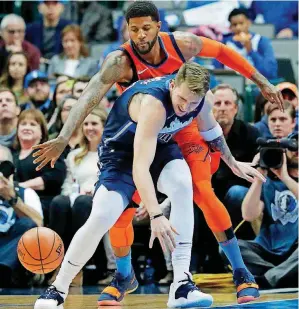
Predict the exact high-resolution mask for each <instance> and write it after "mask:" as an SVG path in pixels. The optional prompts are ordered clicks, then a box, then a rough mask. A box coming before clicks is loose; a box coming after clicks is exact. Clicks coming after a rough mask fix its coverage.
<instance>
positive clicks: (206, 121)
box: [197, 91, 235, 166]
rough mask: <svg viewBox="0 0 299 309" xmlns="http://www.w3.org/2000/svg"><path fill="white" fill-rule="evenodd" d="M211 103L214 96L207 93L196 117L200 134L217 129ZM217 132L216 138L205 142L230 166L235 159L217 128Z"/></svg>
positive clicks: (209, 92)
mask: <svg viewBox="0 0 299 309" xmlns="http://www.w3.org/2000/svg"><path fill="white" fill-rule="evenodd" d="M213 101H214V95H213V94H212V92H211V91H208V93H207V94H206V97H205V103H204V105H203V108H202V110H201V112H200V113H199V114H198V117H197V123H198V129H199V131H200V132H203V134H204V132H209V131H210V132H212V131H211V130H216V128H217V127H219V125H218V122H217V121H216V119H215V117H214V114H213V111H212V107H213ZM218 130H219V133H218V134H217V135H218V136H217V137H216V138H213V137H211V138H212V139H209V140H207V144H208V145H209V146H210V148H211V149H213V150H214V151H218V152H220V153H221V158H222V160H223V161H224V162H225V163H226V164H227V165H228V166H231V164H232V163H233V162H234V161H235V159H234V157H233V155H232V153H231V151H230V149H229V148H228V146H227V143H226V140H225V138H224V135H223V134H222V133H221V129H220V128H219V129H218ZM204 138H205V137H204Z"/></svg>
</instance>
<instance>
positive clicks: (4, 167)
mask: <svg viewBox="0 0 299 309" xmlns="http://www.w3.org/2000/svg"><path fill="white" fill-rule="evenodd" d="M14 172H15V166H14V165H13V163H12V162H10V161H0V173H2V174H3V176H4V177H5V178H9V176H10V175H12V174H13V173H14Z"/></svg>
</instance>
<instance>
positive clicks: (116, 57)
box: [104, 50, 131, 67]
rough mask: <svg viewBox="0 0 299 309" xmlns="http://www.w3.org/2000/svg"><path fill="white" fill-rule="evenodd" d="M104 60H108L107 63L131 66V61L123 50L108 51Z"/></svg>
mask: <svg viewBox="0 0 299 309" xmlns="http://www.w3.org/2000/svg"><path fill="white" fill-rule="evenodd" d="M104 62H108V63H109V64H111V65H115V66H128V67H130V66H131V61H130V59H129V57H128V55H127V54H126V53H125V52H124V51H123V50H114V51H112V52H110V53H109V54H108V55H107V56H106V58H105V60H104Z"/></svg>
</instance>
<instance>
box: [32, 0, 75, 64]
mask: <svg viewBox="0 0 299 309" xmlns="http://www.w3.org/2000/svg"><path fill="white" fill-rule="evenodd" d="M38 9H39V12H40V13H41V14H42V20H40V21H36V22H34V23H32V24H29V25H28V27H27V30H26V39H27V40H28V41H29V42H31V43H32V44H34V45H35V46H37V47H38V48H39V49H40V51H41V53H42V55H43V57H44V58H47V59H50V58H51V57H53V56H54V55H56V54H59V53H61V52H62V43H61V36H60V33H61V31H62V29H63V28H64V27H65V26H67V25H68V24H71V21H69V20H64V19H61V18H60V15H61V13H62V12H63V4H62V3H61V1H41V2H40V4H39V6H38Z"/></svg>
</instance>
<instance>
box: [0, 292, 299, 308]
mask: <svg viewBox="0 0 299 309" xmlns="http://www.w3.org/2000/svg"><path fill="white" fill-rule="evenodd" d="M28 292H29V293H30V291H28ZM29 293H28V294H29ZM72 293H74V291H73V292H72ZM211 294H212V295H213V297H214V304H213V308H246V309H247V308H251V309H261V308H267V309H280V308H281V309H295V308H298V301H297V299H298V292H292V293H290V292H288V293H267V292H263V293H262V294H261V297H260V298H259V299H258V300H257V301H256V302H253V303H249V304H244V305H237V303H236V298H235V294H233V293H221V291H220V292H218V291H213V292H211ZM37 297H38V296H37V295H0V308H1V309H11V308H33V304H34V301H35V300H36V298H37ZM97 298H98V295H76V294H71V295H69V296H68V298H67V301H66V304H65V305H64V309H85V308H86V309H89V308H90V309H91V308H92V309H97ZM166 302H167V295H166V294H133V295H127V296H126V298H125V300H124V301H123V303H122V306H120V307H104V309H117V308H119V309H120V308H122V309H166V308H167V306H166ZM101 308H102V307H101Z"/></svg>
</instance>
